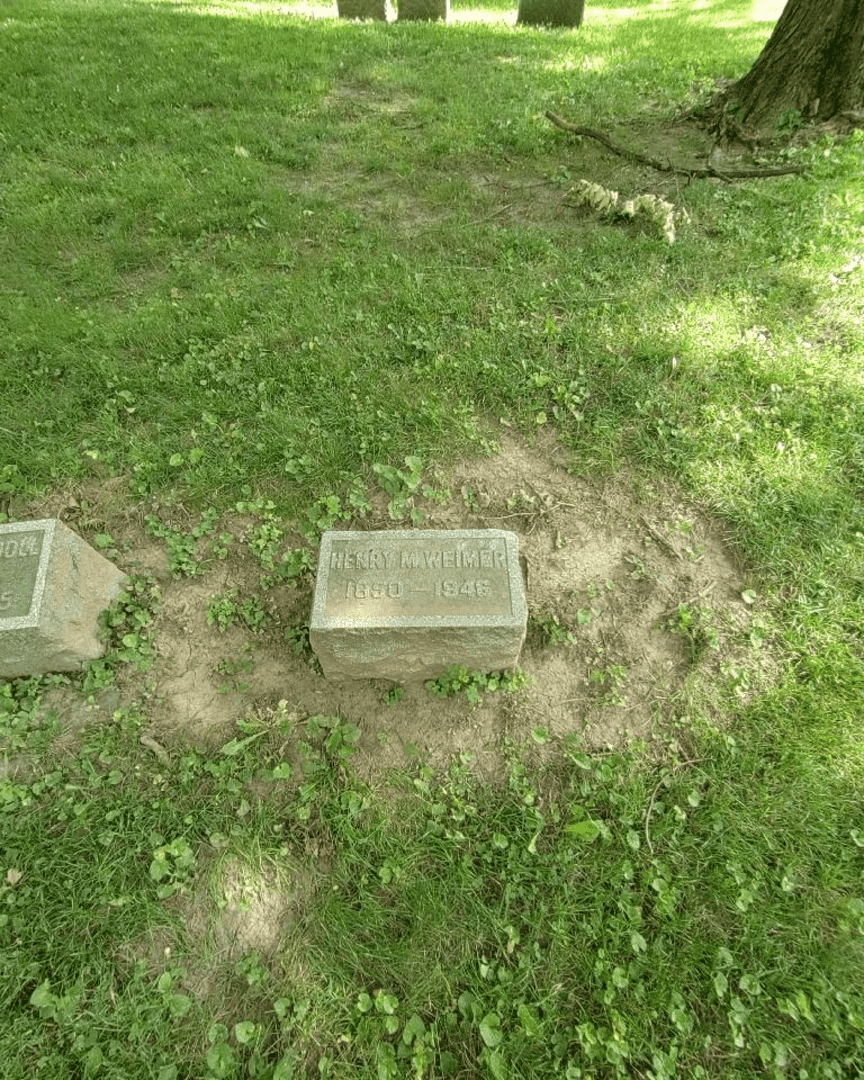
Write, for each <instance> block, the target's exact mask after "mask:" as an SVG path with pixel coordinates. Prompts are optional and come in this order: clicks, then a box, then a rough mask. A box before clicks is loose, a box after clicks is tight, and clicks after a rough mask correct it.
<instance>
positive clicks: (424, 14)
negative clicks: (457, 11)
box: [398, 0, 450, 22]
mask: <svg viewBox="0 0 864 1080" xmlns="http://www.w3.org/2000/svg"><path fill="white" fill-rule="evenodd" d="M398 12H399V14H398V20H399V22H435V20H436V19H442V20H443V21H444V22H447V20H448V19H449V17H450V0H399V7H398Z"/></svg>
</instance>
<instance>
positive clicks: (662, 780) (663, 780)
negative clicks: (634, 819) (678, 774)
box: [645, 757, 705, 855]
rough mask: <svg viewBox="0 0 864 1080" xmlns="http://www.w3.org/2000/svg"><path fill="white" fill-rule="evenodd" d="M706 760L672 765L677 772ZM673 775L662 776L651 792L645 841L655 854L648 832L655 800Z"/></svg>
mask: <svg viewBox="0 0 864 1080" xmlns="http://www.w3.org/2000/svg"><path fill="white" fill-rule="evenodd" d="M704 760H705V758H701V757H697V758H691V760H690V761H679V762H678V763H677V764H676V765H673V766H672V772H675V771H676V770H677V769H683V768H684V766H685V765H698V764H699V762H700V761H704ZM671 775H672V773H667V774H666V775H665V776H661V777H660V779H659V780H658V781H657V787H655V788H654V790H653V791H652V792H651V799H650V801H649V803H648V809H647V810H646V812H645V842H646V843H647V844H648V850H649V851H650V852H651V854H652V855H653V854H654V845H653V844H652V843H651V836H650V834H649V832H648V826H649V824H650V822H651V813H652V811H653V809H654V800H655V799H656V798H657V792H658V791H659V790H660V788H661V787H662V786H663V784H665V783H666V781H667V780H668V779H669V777H670V776H671Z"/></svg>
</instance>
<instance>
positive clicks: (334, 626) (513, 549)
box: [309, 529, 528, 631]
mask: <svg viewBox="0 0 864 1080" xmlns="http://www.w3.org/2000/svg"><path fill="white" fill-rule="evenodd" d="M478 535H482V536H484V537H492V538H494V539H500V540H503V541H504V550H505V552H506V553H507V574H508V579H509V582H510V601H511V604H510V614H509V615H506V614H501V615H449V616H443V615H384V616H380V615H379V616H376V617H374V618H372V617H370V618H367V619H346V618H341V619H335V618H332V617H331V616H327V615H325V614H324V604H325V602H326V599H327V582H328V580H329V570H330V552H331V550H332V545H333V539H334V538H339V539H342V538H344V537H351V538H352V539H354V538H355V537H356V538H360V537H367V536H368V537H372V536H374V537H375V538H376V541H383V542H384V543H387V542H388V541H389V542H390V543H396V542H397V541H401V540H404V539H405V537H406V536H409V537H411V538H412V539H414V540H426V539H428V538H429V537H433V536H434V537H440V536H446V537H449V538H450V539H456V540H465V539H467V538H468V537H472V536H478ZM322 566H323V567H325V569H326V570H327V573H326V574H325V575H323V576H322V574H321V568H322ZM527 620H528V608H527V607H526V604H525V590H524V588H523V583H522V570H521V568H520V566H519V537H518V536H517V535H516V533H514V532H512V531H511V530H509V529H380V530H379V529H373V530H370V531H369V532H353V531H351V530H348V529H328V530H327V532H324V533H322V534H321V546H320V548H319V549H318V572H317V574H316V576H315V596H314V599H313V601H312V615H311V617H310V619H309V630H310V631H312V630H363V629H368V628H374V629H375V630H382V629H383V630H386V629H389V628H394V629H395V628H399V627H411V626H416V627H427V626H428V627H440V626H442V625H445V626H454V627H459V626H478V627H479V626H501V627H510V626H512V627H514V628H519V629H521V628H523V627H524V626H525V624H526V622H527Z"/></svg>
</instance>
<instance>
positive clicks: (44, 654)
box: [0, 518, 125, 678]
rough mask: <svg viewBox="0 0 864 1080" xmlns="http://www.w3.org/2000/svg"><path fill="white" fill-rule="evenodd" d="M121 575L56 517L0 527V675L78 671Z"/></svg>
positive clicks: (92, 651)
mask: <svg viewBox="0 0 864 1080" xmlns="http://www.w3.org/2000/svg"><path fill="white" fill-rule="evenodd" d="M124 578H125V575H124V574H123V573H122V572H121V571H119V570H118V569H117V568H116V567H115V566H114V565H113V564H112V563H110V562H108V560H107V559H104V558H103V557H102V556H101V555H99V554H98V553H97V552H95V551H94V550H93V549H92V548H91V547H90V545H89V544H86V543H85V542H84V541H83V540H82V539H81V537H80V536H78V535H77V533H74V532H73V531H72V530H71V529H70V528H68V527H67V526H66V525H64V524H63V522H62V521H60V520H59V519H57V518H43V519H41V520H39V521H16V522H11V523H7V524H2V525H0V677H2V678H17V677H18V676H21V675H43V674H45V673H46V672H48V671H80V670H81V669H82V668H83V667H84V666H85V665H86V664H87V663H88V662H89V661H90V660H95V659H96V658H97V657H99V656H101V655H102V653H103V652H104V651H105V646H104V644H103V643H102V642H101V641H100V640H99V632H98V621H99V615H100V614H101V612H102V611H104V609H105V608H107V607H108V605H109V604H110V603H111V601H112V600H113V599H114V598H115V597H116V596H117V595H118V594H119V592H120V590H121V588H122V583H123V580H124Z"/></svg>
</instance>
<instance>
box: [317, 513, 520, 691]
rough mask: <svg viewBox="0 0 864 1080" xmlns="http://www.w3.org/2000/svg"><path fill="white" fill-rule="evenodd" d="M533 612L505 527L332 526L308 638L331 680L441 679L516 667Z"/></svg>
mask: <svg viewBox="0 0 864 1080" xmlns="http://www.w3.org/2000/svg"><path fill="white" fill-rule="evenodd" d="M526 621H527V610H526V607H525V594H524V590H523V587H522V574H521V571H520V568H519V541H518V538H517V536H516V534H515V533H512V532H505V531H504V530H501V529H472V530H467V529H466V530H449V531H443V530H441V531H439V530H436V531H433V530H417V531H412V530H388V531H383V532H366V533H358V532H326V533H324V535H323V536H322V538H321V552H320V557H319V563H318V574H317V578H316V581H315V598H314V601H313V606H312V618H311V620H310V625H309V639H310V643H311V645H312V648H313V649H314V650H315V653H316V654H317V656H318V659H319V661H320V663H321V667H322V669H323V671H324V674H325V675H326V676H328V677H333V678H353V679H392V680H393V681H395V682H399V683H405V682H411V681H415V680H419V679H430V678H437V677H438V676H439V675H441V674H443V672H445V671H446V670H447V668H448V667H451V666H452V665H454V664H463V665H465V666H466V667H468V668H470V669H472V670H481V671H499V670H502V669H506V668H511V667H513V666H515V664H516V662H517V660H518V658H519V651H520V649H521V648H522V642H523V641H524V639H525V625H526Z"/></svg>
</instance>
